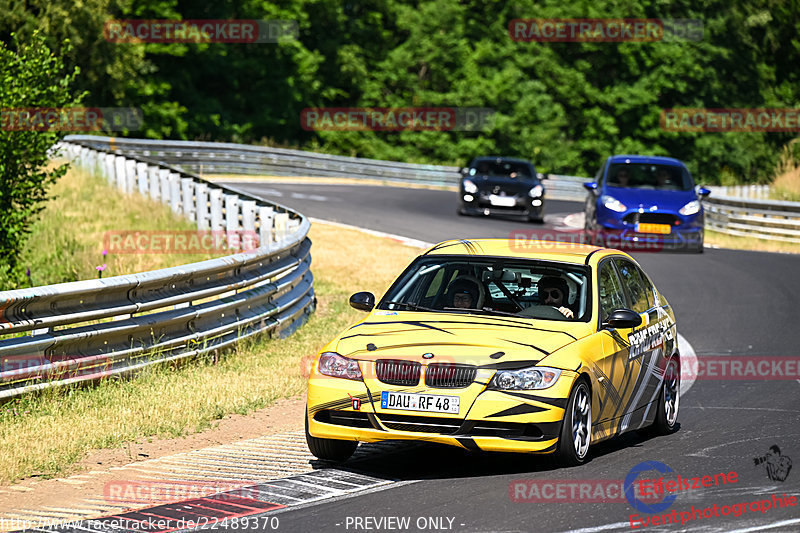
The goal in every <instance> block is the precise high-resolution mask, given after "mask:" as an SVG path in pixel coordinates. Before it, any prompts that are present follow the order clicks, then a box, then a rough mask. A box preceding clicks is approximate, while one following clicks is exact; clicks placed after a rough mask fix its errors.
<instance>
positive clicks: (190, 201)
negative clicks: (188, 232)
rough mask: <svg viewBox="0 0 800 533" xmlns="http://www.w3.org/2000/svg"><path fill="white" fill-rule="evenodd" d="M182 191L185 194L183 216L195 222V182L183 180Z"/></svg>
mask: <svg viewBox="0 0 800 533" xmlns="http://www.w3.org/2000/svg"><path fill="white" fill-rule="evenodd" d="M181 191H182V192H183V214H184V215H186V218H188V219H189V220H191V221H192V222H194V221H195V216H194V180H193V179H192V178H181Z"/></svg>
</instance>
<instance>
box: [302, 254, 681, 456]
mask: <svg viewBox="0 0 800 533" xmlns="http://www.w3.org/2000/svg"><path fill="white" fill-rule="evenodd" d="M350 305H352V306H353V307H355V308H356V309H360V310H363V311H366V312H368V313H369V314H368V315H367V316H366V318H364V320H362V321H360V322H358V323H357V324H355V325H354V326H352V327H350V328H349V329H347V330H346V331H344V332H343V333H342V334H341V335H339V336H338V337H336V338H335V339H333V340H332V341H331V342H330V343H328V345H327V346H325V348H323V350H322V352H321V353H320V354H319V355H318V356H317V357H316V358H315V360H314V362H313V365H312V367H311V374H310V376H309V386H308V406H307V412H306V440H307V442H308V447H309V449H310V450H311V453H313V454H314V455H315V456H316V457H318V458H320V459H326V460H331V461H343V460H346V459H347V458H348V457H350V455H352V453H353V452H354V451H355V449H356V446H357V445H358V442H376V441H382V440H397V439H407V440H424V441H428V442H438V443H443V444H450V445H453V446H459V447H462V448H466V449H468V450H475V451H478V450H485V451H503V452H527V453H555V454H556V455H557V456H558V459H559V461H560V462H561V463H562V464H565V465H577V464H581V463H583V462H584V461H586V459H587V457H588V456H589V447H590V445H592V444H595V443H598V442H601V441H603V440H606V439H608V438H611V437H613V436H615V435H618V434H620V433H624V432H626V431H631V430H635V429H640V428H644V427H647V426H652V429H653V430H655V431H656V432H658V433H662V434H665V433H670V432H672V431H674V430H675V428H676V423H677V417H678V404H679V390H680V383H679V381H680V359H679V353H678V345H677V344H678V343H677V330H676V325H675V317H674V314H673V311H672V309H671V308H670V306H669V304H668V303H667V300H666V299H665V298H664V296H663V295H662V294H661V293H660V292H659V291H658V290H657V289H656V288H655V286H654V285H653V283H652V281H651V280H650V278H649V277H648V276H647V274H645V273H644V272H643V271H642V269H641V268H640V267H639V265H638V264H637V263H636V262H635V261H634V260H633V259H632V258H631V257H630V256H629V255H627V254H625V253H623V252H620V251H618V250H613V249H607V248H598V247H595V246H586V245H574V244H561V243H552V242H536V243H531V242H526V243H524V244H518V243H515V242H514V241H511V240H508V239H480V240H453V241H446V242H443V243H440V244H437V245H436V246H434V247H432V248H430V249H429V250H427V251H426V252H424V253H423V254H422V255H420V256H419V257H417V258H416V259H415V260H414V261H413V262H412V263H411V264H410V265H409V266H408V267H407V268H406V270H405V271H404V272H403V273H402V274H401V275H400V276H399V277H398V278H397V280H396V281H395V282H394V283H393V284H392V286H391V287H390V288H389V290H388V291H387V292H386V294H385V295H384V296H383V298H382V299H381V300H380V301H379V302H377V304H376V301H375V297H374V296H373V295H372V294H371V293H368V292H360V293H356V294H354V295H353V296H351V297H350Z"/></svg>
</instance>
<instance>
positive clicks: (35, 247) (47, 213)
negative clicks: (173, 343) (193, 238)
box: [0, 169, 219, 290]
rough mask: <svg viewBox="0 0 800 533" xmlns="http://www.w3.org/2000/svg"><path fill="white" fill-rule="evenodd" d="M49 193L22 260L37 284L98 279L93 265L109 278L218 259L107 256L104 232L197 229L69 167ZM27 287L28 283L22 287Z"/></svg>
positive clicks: (6, 285) (5, 284) (0, 284)
mask: <svg viewBox="0 0 800 533" xmlns="http://www.w3.org/2000/svg"><path fill="white" fill-rule="evenodd" d="M49 194H50V200H48V202H47V204H46V207H45V209H44V210H43V211H42V212H41V213H40V214H39V216H38V218H37V220H36V221H35V223H34V224H33V225H32V227H31V234H30V237H29V238H28V240H27V242H26V246H25V249H24V250H23V253H22V256H21V259H20V264H21V266H22V268H23V269H27V268H30V272H31V276H30V280H31V282H32V285H34V286H38V285H50V284H53V283H63V282H68V281H77V280H82V279H92V278H97V275H98V273H97V270H96V268H95V267H97V266H100V265H102V264H103V263H105V264H106V270H105V271H104V272H103V277H110V276H118V275H121V274H130V273H134V272H144V271H147V270H156V269H159V268H166V267H169V266H175V265H180V264H185V263H192V262H195V261H202V260H204V259H209V258H211V257H214V256H215V255H214V254H212V253H202V254H180V253H177V254H176V253H173V254H165V253H140V254H131V253H119V254H114V253H110V254H108V255H107V256H105V257H104V256H103V255H102V252H103V249H104V246H105V243H104V235H105V234H106V232H119V231H152V230H165V229H167V230H169V231H173V230H174V231H191V230H194V229H195V226H194V225H193V223H192V222H190V221H188V220H186V219H184V218H183V217H181V216H180V215H176V214H174V213H172V211H170V209H169V208H168V207H167V206H165V205H164V204H162V203H160V202H156V201H153V200H150V199H149V198H146V197H143V196H141V195H139V194H138V193H135V194H125V193H122V192H120V191H118V190H117V189H116V188H114V187H112V186H111V185H109V184H108V183H107V182H106V181H105V180H103V179H101V178H97V177H94V176H91V175H89V174H87V173H86V172H83V171H80V170H75V169H70V171H69V172H67V174H66V175H65V176H64V177H63V178H61V179H60V180H59V181H58V182H57V183H56V184H55V185H54V186H53V187H52V188H51V189H50V191H49ZM217 255H219V254H217ZM27 285H28V283H27V282H26V283H25V285H23V286H27ZM12 288H17V287H15V286H13V284H12V282H11V281H10V280H9V279H3V278H0V290H8V289H12Z"/></svg>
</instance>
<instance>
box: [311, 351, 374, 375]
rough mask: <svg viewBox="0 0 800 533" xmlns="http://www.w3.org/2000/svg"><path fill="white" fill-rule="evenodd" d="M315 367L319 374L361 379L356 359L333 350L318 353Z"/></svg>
mask: <svg viewBox="0 0 800 533" xmlns="http://www.w3.org/2000/svg"><path fill="white" fill-rule="evenodd" d="M317 369H318V370H319V373H320V374H324V375H326V376H331V377H334V378H344V379H357V380H361V379H363V377H362V376H361V369H359V368H358V361H356V360H355V359H349V358H347V357H344V356H342V355H339V354H338V353H335V352H324V353H323V354H322V355H320V356H319V365H317Z"/></svg>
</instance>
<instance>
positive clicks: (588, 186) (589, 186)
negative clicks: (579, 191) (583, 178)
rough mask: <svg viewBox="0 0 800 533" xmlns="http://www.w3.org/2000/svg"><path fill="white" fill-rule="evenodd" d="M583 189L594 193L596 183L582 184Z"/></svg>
mask: <svg viewBox="0 0 800 533" xmlns="http://www.w3.org/2000/svg"><path fill="white" fill-rule="evenodd" d="M583 187H584V188H585V189H586V190H587V191H589V192H595V191H596V190H597V182H596V181H589V182H587V183H584V184H583Z"/></svg>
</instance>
